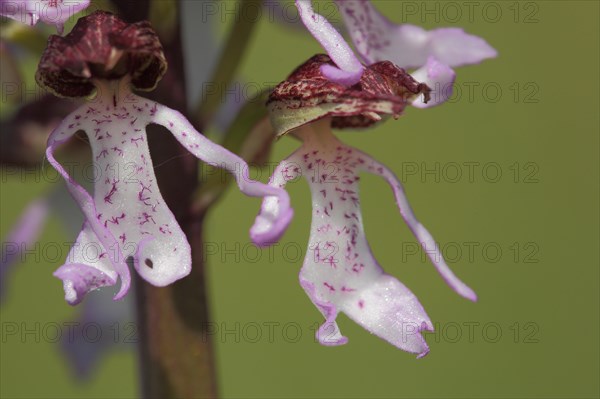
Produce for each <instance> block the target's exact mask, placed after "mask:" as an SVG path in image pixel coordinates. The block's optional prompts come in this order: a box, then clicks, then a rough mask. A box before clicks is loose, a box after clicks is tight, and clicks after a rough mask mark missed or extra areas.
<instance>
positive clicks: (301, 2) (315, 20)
mask: <svg viewBox="0 0 600 399" xmlns="http://www.w3.org/2000/svg"><path fill="white" fill-rule="evenodd" d="M296 7H298V12H299V13H300V18H301V19H302V22H303V23H304V25H306V28H307V29H308V30H309V31H310V33H311V34H312V35H313V36H314V38H315V39H317V41H319V43H321V46H323V48H324V49H325V51H327V53H328V54H329V56H330V57H331V59H332V60H333V61H334V62H335V64H336V65H337V66H338V68H335V67H333V66H329V67H327V68H324V69H322V71H323V74H324V75H325V76H327V78H329V79H330V80H331V81H333V82H336V83H340V84H343V85H346V86H352V85H354V84H355V83H358V81H359V80H360V77H361V76H362V72H363V66H362V64H361V63H360V61H359V60H358V59H357V58H356V56H355V55H354V52H353V51H352V49H351V48H350V46H349V45H348V43H346V41H345V40H344V37H343V36H342V35H340V33H339V32H338V31H337V30H336V29H335V28H334V27H333V26H332V25H331V24H330V23H329V21H327V19H326V18H325V17H323V16H322V15H319V14H317V13H316V12H315V11H314V10H313V8H312V1H311V0H296Z"/></svg>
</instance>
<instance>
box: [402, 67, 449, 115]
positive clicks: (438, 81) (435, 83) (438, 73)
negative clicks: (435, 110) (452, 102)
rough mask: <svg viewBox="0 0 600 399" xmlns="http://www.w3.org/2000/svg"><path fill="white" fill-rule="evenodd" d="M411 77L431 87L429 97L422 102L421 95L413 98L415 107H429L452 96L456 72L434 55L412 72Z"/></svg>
mask: <svg viewBox="0 0 600 399" xmlns="http://www.w3.org/2000/svg"><path fill="white" fill-rule="evenodd" d="M412 76H413V78H415V79H416V80H418V81H419V82H422V83H425V84H426V85H427V86H429V88H430V89H431V92H430V93H429V95H430V99H429V101H427V103H425V102H424V98H423V95H419V96H418V97H417V98H416V99H415V100H413V102H412V105H413V106H414V107H417V108H431V107H435V106H436V105H440V104H442V103H444V102H445V101H446V100H448V98H450V97H451V96H452V89H453V85H454V80H455V78H456V73H455V72H454V70H452V68H450V67H449V66H448V65H445V64H442V63H441V62H439V61H438V60H436V59H435V58H434V57H429V59H428V60H427V63H426V64H425V65H423V66H422V67H421V68H419V69H417V70H416V71H414V72H413V73H412Z"/></svg>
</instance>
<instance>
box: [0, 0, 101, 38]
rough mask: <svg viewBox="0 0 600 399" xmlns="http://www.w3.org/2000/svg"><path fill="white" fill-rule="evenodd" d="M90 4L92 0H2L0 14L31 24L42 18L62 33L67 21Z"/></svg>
mask: <svg viewBox="0 0 600 399" xmlns="http://www.w3.org/2000/svg"><path fill="white" fill-rule="evenodd" d="M89 5H90V0H67V1H64V0H58V1H54V2H51V1H47V0H46V1H40V0H2V1H1V2H0V15H3V16H5V17H8V18H11V19H14V20H15V21H18V22H21V23H24V24H27V25H31V26H33V25H35V24H36V23H37V22H38V20H41V21H42V22H44V23H47V24H49V25H55V26H56V29H57V31H58V33H59V34H62V32H63V26H64V24H65V22H66V21H67V20H68V19H69V18H71V17H72V16H73V15H75V14H77V13H78V12H81V11H83V10H85V9H86V8H87V7H88V6H89Z"/></svg>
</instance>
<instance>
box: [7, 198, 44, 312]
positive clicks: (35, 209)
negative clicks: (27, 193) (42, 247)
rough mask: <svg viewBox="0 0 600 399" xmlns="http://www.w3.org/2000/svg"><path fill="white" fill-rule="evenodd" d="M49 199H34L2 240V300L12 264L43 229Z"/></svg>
mask: <svg viewBox="0 0 600 399" xmlns="http://www.w3.org/2000/svg"><path fill="white" fill-rule="evenodd" d="M48 208H49V205H48V201H47V199H46V198H41V199H37V200H34V201H32V202H31V203H30V204H29V205H27V208H25V211H23V214H22V215H21V217H20V218H19V220H18V221H17V223H16V224H15V226H14V227H13V229H12V230H11V232H10V233H9V234H8V237H7V238H6V240H5V241H4V242H2V253H1V254H0V256H1V259H0V301H1V300H2V298H3V297H4V290H5V284H6V277H7V274H8V271H9V269H10V267H11V266H13V265H14V264H15V263H17V262H18V261H19V258H20V255H21V254H22V250H24V249H25V248H29V247H30V245H31V244H33V243H34V242H35V241H36V240H37V238H38V236H39V234H40V231H41V230H42V227H43V226H44V224H45V222H46V218H47V216H48Z"/></svg>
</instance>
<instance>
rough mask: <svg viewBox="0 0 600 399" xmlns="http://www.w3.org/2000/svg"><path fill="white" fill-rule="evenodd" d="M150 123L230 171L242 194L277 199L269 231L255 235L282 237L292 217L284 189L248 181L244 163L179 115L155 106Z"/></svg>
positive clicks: (265, 238) (189, 149)
mask: <svg viewBox="0 0 600 399" xmlns="http://www.w3.org/2000/svg"><path fill="white" fill-rule="evenodd" d="M151 122H152V123H157V124H159V125H162V126H164V127H166V128H167V129H169V131H171V133H172V134H173V135H174V136H175V138H176V139H177V140H178V141H179V142H180V143H181V144H182V145H183V146H184V147H185V148H186V149H187V150H188V151H189V152H191V153H192V154H193V155H194V156H196V157H197V158H199V159H201V160H202V161H204V162H206V163H208V164H211V165H215V166H218V167H221V168H224V169H226V170H228V171H229V172H231V174H233V176H234V177H235V179H236V182H237V185H238V187H239V188H240V191H242V192H243V193H244V194H246V195H248V196H250V197H269V196H272V197H276V198H274V199H275V200H277V202H278V204H279V207H280V212H279V213H278V215H277V217H276V218H275V219H274V220H273V221H272V224H271V226H270V227H269V229H267V230H266V231H264V232H263V233H262V235H259V236H257V239H259V240H264V241H272V240H277V239H278V238H279V237H280V236H281V234H283V232H284V231H285V229H286V227H287V225H288V224H289V222H290V220H291V219H292V216H293V214H294V213H293V210H292V209H291V208H290V198H289V196H288V194H287V192H286V191H285V190H282V189H281V188H279V187H273V186H269V185H266V184H263V183H260V182H256V181H254V180H251V179H250V177H249V167H248V164H247V163H246V161H244V160H243V159H242V158H240V157H239V156H237V155H235V154H234V153H232V152H231V151H229V150H227V149H225V148H223V147H221V146H220V145H218V144H215V143H213V142H212V141H210V140H209V139H207V138H206V137H204V136H203V135H202V134H201V133H199V132H198V131H197V130H196V129H194V127H193V126H192V125H191V123H190V122H189V121H188V120H187V119H186V118H185V117H184V116H183V115H182V114H181V113H179V112H177V111H174V110H172V109H170V108H168V107H165V106H163V105H160V104H157V110H156V113H155V114H154V116H152V118H151Z"/></svg>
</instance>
